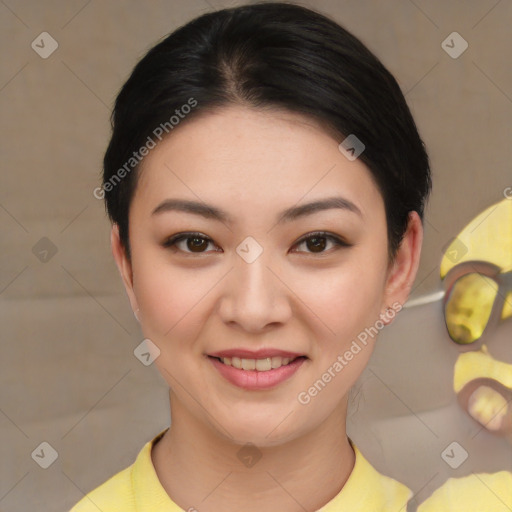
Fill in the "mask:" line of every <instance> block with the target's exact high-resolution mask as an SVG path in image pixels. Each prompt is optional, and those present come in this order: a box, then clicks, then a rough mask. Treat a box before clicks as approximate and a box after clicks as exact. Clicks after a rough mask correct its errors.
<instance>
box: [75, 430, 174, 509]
mask: <svg viewBox="0 0 512 512" xmlns="http://www.w3.org/2000/svg"><path fill="white" fill-rule="evenodd" d="M168 429H169V427H167V428H166V429H164V430H163V431H161V432H160V433H159V434H158V435H157V436H155V437H154V438H153V439H151V440H150V441H148V442H147V443H146V444H145V445H144V446H143V447H142V449H141V450H140V451H139V454H138V455H137V457H136V459H135V461H134V462H133V464H131V465H130V466H128V467H127V468H125V469H123V470H122V471H119V473H116V474H115V475H114V476H112V477H110V478H109V479H108V480H107V481H106V482H104V483H103V484H101V485H100V486H99V487H96V488H95V489H94V490H92V491H91V492H89V493H88V494H86V495H85V496H84V497H83V498H82V499H81V500H80V501H79V502H78V503H77V504H76V505H75V506H74V507H73V508H72V509H71V510H70V511H69V512H136V511H137V510H142V509H144V510H146V509H148V510H156V509H157V508H158V505H160V504H162V503H164V504H167V505H168V504H169V503H171V502H170V500H169V497H168V495H167V494H166V493H165V491H164V489H163V488H162V486H161V485H160V482H159V480H158V476H157V475H156V473H155V469H154V467H153V463H152V461H151V449H152V447H153V445H154V444H155V443H157V442H158V441H159V440H160V439H161V438H162V437H163V435H164V434H165V432H166V431H167V430H168Z"/></svg>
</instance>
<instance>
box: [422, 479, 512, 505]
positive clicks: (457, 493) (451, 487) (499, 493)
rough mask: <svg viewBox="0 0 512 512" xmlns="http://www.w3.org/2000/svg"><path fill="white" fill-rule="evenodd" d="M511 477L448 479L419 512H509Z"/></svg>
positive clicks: (511, 497)
mask: <svg viewBox="0 0 512 512" xmlns="http://www.w3.org/2000/svg"><path fill="white" fill-rule="evenodd" d="M511 510H512V473H510V472H509V471H499V472H498V473H492V474H491V473H475V474H472V475H468V476H464V477H461V478H449V479H448V480H447V481H446V482H445V483H444V484H443V485H442V486H441V487H439V488H438V489H436V490H435V491H434V492H433V493H432V494H431V496H430V497H429V498H428V499H426V500H425V501H424V502H423V503H422V504H420V505H419V507H418V509H417V512H510V511H511Z"/></svg>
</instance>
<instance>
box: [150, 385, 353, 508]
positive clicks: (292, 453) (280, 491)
mask: <svg viewBox="0 0 512 512" xmlns="http://www.w3.org/2000/svg"><path fill="white" fill-rule="evenodd" d="M346 410H347V397H345V398H344V399H343V400H342V403H341V404H340V406H339V407H338V408H336V409H335V410H334V412H333V413H332V414H331V416H329V417H328V418H326V419H325V421H324V422H323V423H322V424H321V425H320V426H319V427H318V428H317V429H315V430H314V431H310V432H306V433H304V434H303V435H300V436H298V437H296V438H294V439H293V440H290V441H287V442H284V443H283V444H279V445H275V446H267V447H264V446H257V447H254V446H252V447H248V446H246V447H245V448H244V447H243V446H242V445H240V444H237V443H234V442H233V441H232V440H230V439H229V438H227V437H222V436H221V435H220V434H219V432H218V430H216V429H215V428H214V426H212V425H209V424H206V423H204V422H203V421H200V420H199V419H198V418H196V417H195V416H193V415H191V414H190V412H189V411H188V410H187V409H186V408H184V407H183V404H181V403H180V402H179V401H178V400H177V397H176V396H175V395H172V394H171V418H172V419H173V421H172V426H171V428H170V429H169V430H168V431H167V432H166V433H165V435H164V436H163V437H162V439H161V440H160V441H159V442H158V443H157V444H156V445H155V446H154V448H153V452H152V458H153V464H154V466H155V470H156V473H157V475H158V477H159V480H160V482H161V484H162V486H163V487H164V489H165V491H166V492H167V494H169V496H170V497H171V499H172V500H173V501H174V502H175V503H176V504H177V505H178V506H179V507H181V508H182V509H183V510H187V511H188V510H194V509H197V510H199V511H201V512H220V511H223V512H230V511H235V510H236V511H239V510H244V511H245V512H253V511H254V512H256V511H258V512H261V510H286V511H290V512H292V511H293V512H295V511H297V512H304V510H318V509H320V508H321V507H322V506H323V505H325V504H326V503H328V502H329V501H330V500H331V499H332V498H334V496H336V495H337V494H338V493H339V492H340V491H341V489H342V487H343V486H344V484H345V482H346V481H347V479H348V477H349V476H350V473H351V472H352V469H353V467H354V462H355V455H354V451H353V449H352V447H351V446H350V443H349V441H348V438H347V435H346V428H345V423H346ZM241 449H242V452H240V450H241ZM244 456H245V458H244Z"/></svg>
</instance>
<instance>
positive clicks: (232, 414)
mask: <svg viewBox="0 0 512 512" xmlns="http://www.w3.org/2000/svg"><path fill="white" fill-rule="evenodd" d="M340 142H341V140H336V139H335V138H333V137H332V136H331V135H329V134H328V132H327V131H325V130H323V129H322V128H321V127H320V126H319V125H317V124H316V123H315V122H314V121H312V120H310V119H308V118H305V117H302V116H300V115H298V114H294V113H291V112H286V111H272V112H269V111H267V112H261V111H256V110H252V109H249V108H246V107H243V106H231V107H228V108H222V109H221V110H218V111H216V112H214V113H208V114H207V115H203V116H201V117H198V118H195V119H191V120H190V121H187V122H184V123H183V125H182V126H179V127H178V128H177V129H175V130H174V131H173V132H171V134H170V136H169V137H168V138H167V139H164V140H163V141H162V142H161V143H160V144H159V145H158V146H157V147H156V148H155V149H153V150H151V152H150V154H149V155H148V156H147V157H146V158H145V160H144V162H143V168H142V173H141V176H140V180H139V183H138V186H137V189H136V192H135V195H134V198H133V202H132V204H131V207H130V214H129V225H130V228H129V235H130V243H131V250H132V260H131V262H130V261H128V260H127V258H126V257H125V253H124V251H123V248H122V245H121V243H120V241H119V235H118V230H117V226H116V225H114V226H113V229H112V238H111V239H112V251H113V255H114V258H115V260H116V263H117V265H118V268H119V270H120V273H121V276H122V278H123V281H124V284H125V287H126V291H127V294H128V296H129V299H130V302H131V306H132V308H133V310H134V311H137V310H138V312H137V315H138V318H139V321H140V324H141V328H142V331H143V333H144V336H145V337H146V338H149V339H150V340H152V342H153V343H154V344H155V345H157V346H158V348H159V349H160V356H159V357H158V358H157V359H156V360H155V364H156V366H157V368H158V370H159V371H160V372H161V374H162V376H163V378H164V379H165V380H166V381H167V383H168V384H169V388H170V408H171V428H170V430H169V431H168V432H167V433H166V434H165V436H164V437H163V438H162V440H161V441H160V442H159V443H158V444H157V445H156V446H155V447H154V449H153V452H152V459H153V463H154V465H155V470H156V472H157V475H158V477H159V479H160V481H161V483H162V485H163V487H164V488H165V490H166V491H167V493H168V494H169V495H170V496H171V498H172V499H173V500H174V501H175V502H176V503H177V504H178V505H179V506H180V507H181V508H183V509H184V510H188V509H189V508H190V507H195V508H196V509H197V510H200V511H201V512H207V511H221V510H222V511H234V510H244V511H245V512H251V511H258V512H261V510H282V511H290V512H291V511H301V512H303V511H304V510H308V511H309V510H311V511H312V510H317V509H318V508H320V507H321V506H323V505H324V504H325V503H327V502H328V501H329V500H331V499H332V498H333V497H334V496H335V495H336V494H337V493H338V492H339V491H340V490H341V488H342V487H343V485H344V483H345V482H346V480H347V478H348V477H349V475H350V472H351V471H352V468H353V465H354V460H355V459H354V452H353V450H352V448H351V446H350V444H349V442H348V439H347V436H346V430H345V423H346V414H347V402H348V392H349V390H350V388H351V386H352V385H353V384H354V383H355V381H356V380H357V378H358V377H359V375H360V374H361V373H362V371H363V370H364V368H365V366H366V364H367V362H368V360H369V358H370V355H371V353H372V350H373V348H374V344H375V340H376V338H373V339H372V338H370V339H369V341H368V344H367V345H366V346H364V347H363V348H362V350H361V351H360V352H359V353H358V354H357V355H355V356H354V358H353V359H352V360H351V361H350V362H349V364H347V366H345V367H344V368H343V370H342V371H341V372H339V373H337V374H336V377H335V378H333V379H332V380H331V382H329V383H328V384H327V385H326V387H325V388H324V389H323V390H322V391H321V392H320V393H318V395H317V396H315V397H313V398H312V399H311V401H310V402H309V403H308V404H307V405H303V404H302V403H300V402H299V401H298V400H297V396H298V394H299V393H300V392H301V391H307V390H308V388H309V387H310V386H312V384H313V383H314V382H315V381H317V380H318V379H319V378H321V376H322V374H323V373H324V372H325V371H326V369H327V368H328V367H330V366H332V365H333V363H334V362H335V361H336V359H337V357H338V355H340V354H341V355H342V354H343V353H344V352H345V351H346V350H347V349H348V348H349V347H350V345H351V343H352V341H353V340H354V339H355V338H356V337H357V335H358V334H359V333H360V332H361V331H363V330H364V329H365V328H366V327H370V326H373V325H374V324H375V322H376V320H378V319H379V315H380V314H381V313H383V312H384V311H385V310H386V308H387V307H388V306H391V305H392V304H393V303H395V302H398V303H400V304H403V303H404V302H405V300H406V299H407V296H408V294H409V291H410V288H411V285H412V283H413V281H414V278H415V276H416V272H417V268H418V263H419V257H420V250H421V244H422V237H423V230H422V225H421V220H420V219H419V216H418V215H417V213H416V212H412V213H411V214H410V219H409V227H408V230H407V232H406V234H405V236H404V239H403V242H402V245H401V247H400V250H399V253H398V255H397V257H396V259H395V260H394V262H392V263H390V262H389V261H388V258H387V238H386V237H387V235H386V217H385V211H384V202H383V199H382V196H381V194H380V192H379V190H378V189H377V187H376V185H375V183H374V181H373V179H372V177H371V174H370V172H369V171H368V169H367V168H366V166H365V165H364V164H363V163H362V162H360V161H359V160H355V161H349V160H348V159H347V158H346V157H345V156H344V155H343V154H342V153H341V152H340V151H339V149H338V145H339V143H340ZM331 196H342V197H344V198H345V199H348V200H350V201H352V202H353V203H354V204H356V205H357V207H358V208H359V209H360V211H361V216H359V215H358V214H356V213H354V212H351V211H349V210H343V209H330V210H325V211H321V212H316V213H314V214H311V215H308V216H305V217H302V218H299V219H295V220H293V221H290V222H288V223H284V224H282V225H281V224H277V223H276V218H277V216H278V214H279V213H280V212H281V211H282V210H284V209H286V208H289V207H292V206H297V205H301V204H304V203H307V202H310V201H313V200H318V199H323V198H326V197H331ZM168 198H182V199H189V200H194V201H201V202H205V203H207V204H211V205H214V206H216V207H218V208H221V209H223V210H226V211H227V212H228V213H229V214H230V215H231V216H232V217H233V223H232V224H228V223H223V222H219V221H216V220H212V219H205V218H202V217H200V216H198V215H193V214H190V213H183V212H165V213H160V214H157V215H151V213H152V211H153V210H154V209H155V207H156V206H158V205H159V204H160V203H161V202H162V201H163V200H165V199H168ZM189 231H194V232H199V233H201V234H202V235H203V236H206V237H208V238H210V239H211V240H212V242H207V241H204V244H203V246H202V248H201V249H200V250H199V251H203V252H194V246H191V243H193V241H190V242H189V243H188V244H187V241H186V240H185V241H182V242H180V243H179V244H178V247H171V248H165V247H163V246H162V243H163V242H164V241H165V240H166V239H167V238H169V237H170V236H172V235H174V234H176V233H180V232H189ZM314 231H327V232H329V234H332V235H337V236H339V237H341V238H342V239H345V240H346V242H348V243H349V244H352V246H350V247H336V246H335V245H334V244H333V243H332V242H330V241H329V239H323V241H325V243H326V244H327V245H326V246H325V248H324V249H322V248H320V249H316V247H317V246H315V245H314V242H309V243H308V242H301V243H299V244H298V243H297V242H298V241H299V240H300V239H301V238H302V237H303V236H304V235H307V234H310V233H311V232H314ZM248 236H250V237H253V238H254V239H255V240H256V241H257V242H258V244H259V245H260V246H261V247H262V248H263V252H262V254H260V256H259V257H258V258H257V259H256V260H255V261H254V262H252V263H247V262H246V261H244V259H242V258H241V257H240V256H239V255H238V254H237V252H236V248H237V247H238V246H239V245H240V243H241V242H242V241H244V239H245V238H246V237H248ZM322 250H323V252H322ZM196 251H197V250H196ZM230 348H249V349H252V350H257V349H260V348H279V349H283V350H289V351H293V352H298V353H301V354H304V355H306V356H307V357H308V360H306V361H305V363H304V364H303V365H302V367H301V368H300V369H299V370H298V372H296V373H295V374H294V375H293V376H292V377H291V378H290V379H288V380H287V381H285V382H283V383H281V384H279V385H278V386H276V387H274V388H272V389H268V390H259V391H254V390H249V391H248V390H243V389H240V388H238V387H236V386H234V385H232V384H231V383H229V382H228V381H226V380H225V379H224V378H223V377H222V376H221V375H220V374H219V373H218V371H217V370H216V369H215V368H214V367H213V365H212V363H211V361H210V360H209V359H208V358H207V357H206V355H205V354H207V353H211V352H215V351H219V350H224V349H230ZM249 442H250V443H252V444H254V445H256V447H257V453H258V454H259V455H261V458H260V459H259V461H258V462H257V463H256V464H255V465H254V466H252V467H246V466H245V465H244V464H243V463H242V462H241V461H240V459H239V458H238V457H237V452H238V451H239V450H240V448H241V447H242V446H243V445H244V444H245V443H249Z"/></svg>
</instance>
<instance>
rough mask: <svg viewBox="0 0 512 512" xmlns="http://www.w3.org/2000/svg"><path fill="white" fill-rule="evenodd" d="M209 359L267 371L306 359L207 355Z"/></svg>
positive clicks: (303, 357)
mask: <svg viewBox="0 0 512 512" xmlns="http://www.w3.org/2000/svg"><path fill="white" fill-rule="evenodd" d="M208 357H209V358H210V359H216V360H217V361H219V362H220V363H222V364H224V365H226V366H232V367H233V368H236V369H237V370H246V371H251V370H254V371H256V372H269V371H272V370H277V369H278V368H281V367H282V366H288V365H290V364H291V363H293V362H295V361H297V360H298V359H308V358H307V357H306V356H296V357H281V356H272V357H264V358H260V359H250V358H245V357H244V358H242V357H216V356H210V355H209V356H208Z"/></svg>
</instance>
